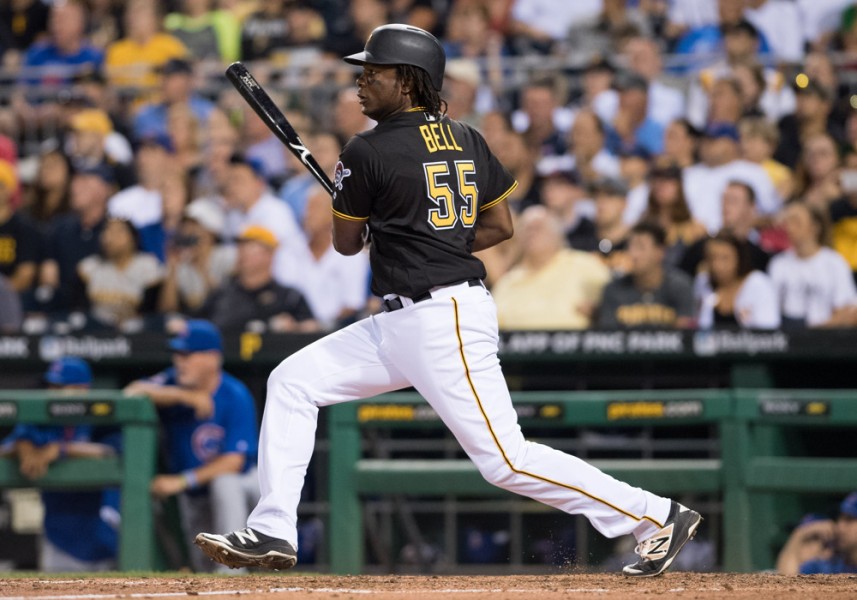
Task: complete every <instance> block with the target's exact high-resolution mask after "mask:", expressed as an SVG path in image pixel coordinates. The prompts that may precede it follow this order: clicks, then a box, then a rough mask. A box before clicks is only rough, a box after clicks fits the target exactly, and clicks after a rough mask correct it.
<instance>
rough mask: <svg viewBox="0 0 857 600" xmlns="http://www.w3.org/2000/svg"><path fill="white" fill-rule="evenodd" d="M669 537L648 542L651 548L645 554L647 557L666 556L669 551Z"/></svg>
mask: <svg viewBox="0 0 857 600" xmlns="http://www.w3.org/2000/svg"><path fill="white" fill-rule="evenodd" d="M670 539H672V538H671V537H670V536H666V537H662V538H657V539H654V540H650V542H651V547H650V548H649V551H648V552H647V553H646V555H647V556H650V557H651V556H659V555H661V554H666V553H667V550H669V549H670Z"/></svg>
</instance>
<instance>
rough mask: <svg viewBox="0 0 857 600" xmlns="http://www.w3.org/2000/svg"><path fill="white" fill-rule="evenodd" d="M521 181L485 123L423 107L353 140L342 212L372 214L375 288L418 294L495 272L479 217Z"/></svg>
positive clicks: (339, 195) (339, 202) (337, 202)
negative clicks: (480, 253)
mask: <svg viewBox="0 0 857 600" xmlns="http://www.w3.org/2000/svg"><path fill="white" fill-rule="evenodd" d="M516 185H517V182H516V181H515V180H514V178H513V177H512V175H511V174H510V173H509V172H508V171H507V170H506V169H505V168H504V167H503V165H501V164H500V162H499V161H498V160H497V159H496V158H495V157H494V155H493V154H491V151H490V150H489V149H488V145H487V144H486V143H485V140H484V139H483V138H482V136H481V135H480V134H479V133H478V132H477V131H476V130H475V129H473V128H472V127H470V126H468V125H465V124H463V123H459V122H457V121H454V120H452V119H449V118H447V117H441V118H437V117H434V116H432V115H429V114H428V113H425V112H423V111H422V110H420V109H413V110H410V111H407V112H403V113H398V114H396V115H394V116H392V117H390V118H389V119H387V120H385V121H383V122H381V123H379V124H378V126H377V127H375V129H373V130H371V131H367V132H364V133H360V134H358V135H356V136H354V137H353V138H351V140H350V141H349V142H348V143H347V144H346V145H345V148H344V149H343V151H342V154H341V156H340V161H339V163H337V165H336V173H335V176H334V186H335V188H336V189H335V193H334V195H333V212H334V214H335V215H336V216H337V217H340V218H342V219H347V220H350V221H368V223H369V233H370V239H371V248H370V253H369V256H370V263H371V266H372V292H373V293H375V294H377V295H378V296H383V295H385V294H399V295H402V296H406V297H411V298H413V297H415V296H419V295H420V294H422V293H424V292H426V291H428V290H430V289H431V288H433V287H436V286H441V285H448V284H451V283H456V282H459V281H465V280H468V279H473V278H477V277H478V278H482V277H485V267H484V266H483V265H482V262H481V261H480V260H479V259H477V258H476V257H474V256H473V255H472V254H471V253H470V251H471V248H472V246H473V240H474V237H475V235H476V229H475V225H476V221H477V219H478V217H479V213H480V212H481V211H484V210H486V209H488V208H491V207H492V206H494V205H496V204H498V203H500V202H502V201H503V200H505V198H506V197H507V196H508V195H509V194H510V193H511V192H512V190H514V189H515V186H516Z"/></svg>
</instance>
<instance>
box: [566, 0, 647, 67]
mask: <svg viewBox="0 0 857 600" xmlns="http://www.w3.org/2000/svg"><path fill="white" fill-rule="evenodd" d="M651 34H652V26H651V24H650V23H649V20H648V18H647V15H646V14H645V13H644V12H643V10H642V9H641V8H640V7H639V6H637V7H632V6H629V5H628V3H627V2H626V1H625V0H603V8H602V11H601V14H600V15H599V16H598V18H597V19H596V20H595V21H591V20H587V21H584V22H580V23H576V24H575V25H573V26H572V28H571V30H570V31H569V33H568V35H567V36H566V37H565V46H566V47H567V52H568V54H569V55H572V56H587V57H592V56H605V55H607V54H611V53H612V52H613V51H614V49H615V48H617V47H619V46H620V45H621V44H622V42H623V41H624V40H625V39H626V38H628V37H629V36H634V35H639V36H646V37H648V36H650V35H651Z"/></svg>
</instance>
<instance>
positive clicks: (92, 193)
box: [36, 165, 116, 310]
mask: <svg viewBox="0 0 857 600" xmlns="http://www.w3.org/2000/svg"><path fill="white" fill-rule="evenodd" d="M115 189H116V178H115V176H114V175H113V172H112V171H111V170H110V169H108V168H107V167H105V166H103V165H102V166H99V167H93V168H91V169H87V170H78V171H76V172H75V174H74V176H73V177H72V180H71V196H70V200H71V210H72V212H71V214H68V215H63V216H60V217H58V218H57V220H56V224H55V225H54V227H53V228H52V230H51V231H50V233H49V234H48V238H47V240H46V244H45V260H44V262H43V263H42V265H41V269H40V272H39V289H37V290H36V299H37V300H38V301H39V302H40V303H42V304H43V305H45V308H46V309H48V310H70V309H72V308H78V307H80V306H81V305H82V304H83V303H84V294H83V286H82V282H81V281H80V278H79V276H78V272H77V266H78V263H79V262H80V261H81V260H83V259H84V258H86V257H87V256H90V255H93V254H98V252H99V251H100V246H99V239H100V237H101V232H102V231H103V229H104V223H105V220H106V217H107V199H108V198H109V197H110V196H111V195H112V193H113V192H114V191H115Z"/></svg>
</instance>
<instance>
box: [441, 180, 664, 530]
mask: <svg viewBox="0 0 857 600" xmlns="http://www.w3.org/2000/svg"><path fill="white" fill-rule="evenodd" d="M516 183H517V182H516ZM512 189H514V186H512ZM452 306H453V310H454V311H455V335H456V336H457V337H458V352H459V354H460V355H461V363H462V364H463V365H464V374H465V376H466V377H467V383H468V384H469V385H470V391H471V392H472V393H473V397H474V398H475V399H476V404H477V406H479V412H480V413H482V418H483V419H484V420H485V425H486V426H487V427H488V431H489V432H490V433H491V437H492V438H493V440H494V444H495V445H496V446H497V450H499V451H500V456H502V457H503V461H504V462H505V463H506V466H508V467H509V469H510V470H511V471H512V472H513V473H517V474H518V475H525V476H527V477H532V478H533V479H537V480H539V481H544V482H545V483H550V484H552V485H556V486H559V487H562V488H565V489H567V490H571V491H574V492H577V493H579V494H583V495H584V496H586V497H588V498H591V499H593V500H595V501H596V502H600V503H602V504H604V505H606V506H609V507H610V508H612V509H613V510H615V511H616V512H618V513H621V514H623V515H625V516H626V517H629V518H631V519H634V520H635V521H642V520H644V519H645V520H646V521H650V522H652V523H653V524H654V525H655V526H657V527H658V529H662V528H663V524H661V523H659V522H658V521H656V520H655V519H653V518H652V517H649V516H646V515H643V516H642V517H638V516H637V515H634V514H631V513H629V512H628V511H626V510H622V509H621V508H619V507H618V506H616V505H614V504H611V503H610V502H608V501H607V500H604V499H603V498H599V497H598V496H594V495H593V494H590V493H589V492H587V491H586V490H583V489H581V488H579V487H575V486H573V485H569V484H567V483H562V482H559V481H554V480H552V479H548V478H547V477H544V476H542V475H537V474H535V473H529V472H527V471H523V470H521V469H516V468H515V466H514V465H513V464H512V461H511V460H509V457H508V456H507V455H506V451H505V450H504V449H503V446H502V445H501V444H500V440H499V439H497V434H496V433H494V427H493V426H492V425H491V421H490V419H489V418H488V414H487V413H486V412H485V407H484V406H483V405H482V399H481V398H480V397H479V393H478V392H477V391H476V386H475V385H474V384H473V379H472V378H471V377H470V367H469V366H468V365H467V357H466V356H465V355H464V342H463V340H462V339H461V325H460V322H459V317H458V301H457V300H456V299H455V298H452Z"/></svg>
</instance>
